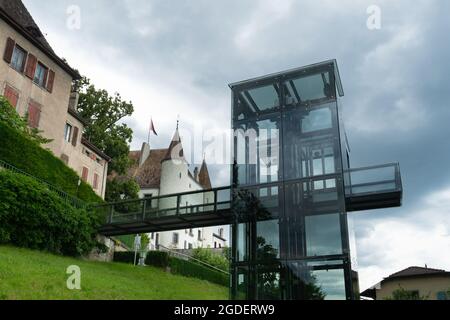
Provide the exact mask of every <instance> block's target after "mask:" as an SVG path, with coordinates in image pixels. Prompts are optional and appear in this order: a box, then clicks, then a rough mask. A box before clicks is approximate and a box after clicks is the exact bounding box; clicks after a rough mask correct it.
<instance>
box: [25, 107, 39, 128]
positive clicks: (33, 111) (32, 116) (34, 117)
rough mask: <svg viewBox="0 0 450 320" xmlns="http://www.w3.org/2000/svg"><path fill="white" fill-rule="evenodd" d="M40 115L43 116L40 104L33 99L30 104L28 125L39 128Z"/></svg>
mask: <svg viewBox="0 0 450 320" xmlns="http://www.w3.org/2000/svg"><path fill="white" fill-rule="evenodd" d="M40 117H41V108H40V106H39V105H38V104H37V103H35V102H32V101H31V102H30V103H29V104H28V125H29V126H30V127H31V128H38V127H39V120H40Z"/></svg>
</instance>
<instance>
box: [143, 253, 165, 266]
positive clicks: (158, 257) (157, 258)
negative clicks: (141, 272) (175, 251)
mask: <svg viewBox="0 0 450 320" xmlns="http://www.w3.org/2000/svg"><path fill="white" fill-rule="evenodd" d="M145 264H146V265H149V266H155V267H159V268H166V267H168V266H169V254H168V253H167V252H164V251H149V252H147V257H146V258H145Z"/></svg>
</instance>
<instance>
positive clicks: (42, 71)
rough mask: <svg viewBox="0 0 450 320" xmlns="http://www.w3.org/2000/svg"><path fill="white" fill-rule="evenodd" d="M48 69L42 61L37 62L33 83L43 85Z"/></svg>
mask: <svg viewBox="0 0 450 320" xmlns="http://www.w3.org/2000/svg"><path fill="white" fill-rule="evenodd" d="M47 74H48V69H47V67H45V66H44V65H43V64H42V63H40V62H39V63H38V64H37V67H36V72H35V73H34V80H33V81H34V83H36V84H37V85H38V86H40V87H45V85H46V82H47Z"/></svg>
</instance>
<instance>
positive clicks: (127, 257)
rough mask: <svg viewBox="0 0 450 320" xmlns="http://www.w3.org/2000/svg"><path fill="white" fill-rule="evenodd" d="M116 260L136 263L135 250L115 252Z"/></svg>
mask: <svg viewBox="0 0 450 320" xmlns="http://www.w3.org/2000/svg"><path fill="white" fill-rule="evenodd" d="M113 260H114V262H121V263H131V264H134V252H132V251H126V252H114V259H113Z"/></svg>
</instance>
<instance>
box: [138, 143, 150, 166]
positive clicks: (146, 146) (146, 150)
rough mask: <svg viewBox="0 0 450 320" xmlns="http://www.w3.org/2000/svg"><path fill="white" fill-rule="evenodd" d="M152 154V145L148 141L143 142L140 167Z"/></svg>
mask: <svg viewBox="0 0 450 320" xmlns="http://www.w3.org/2000/svg"><path fill="white" fill-rule="evenodd" d="M149 156H150V145H149V144H148V143H147V142H144V143H143V144H142V149H141V157H140V158H139V167H141V166H142V165H143V164H144V162H145V161H147V159H148V157H149Z"/></svg>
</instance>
